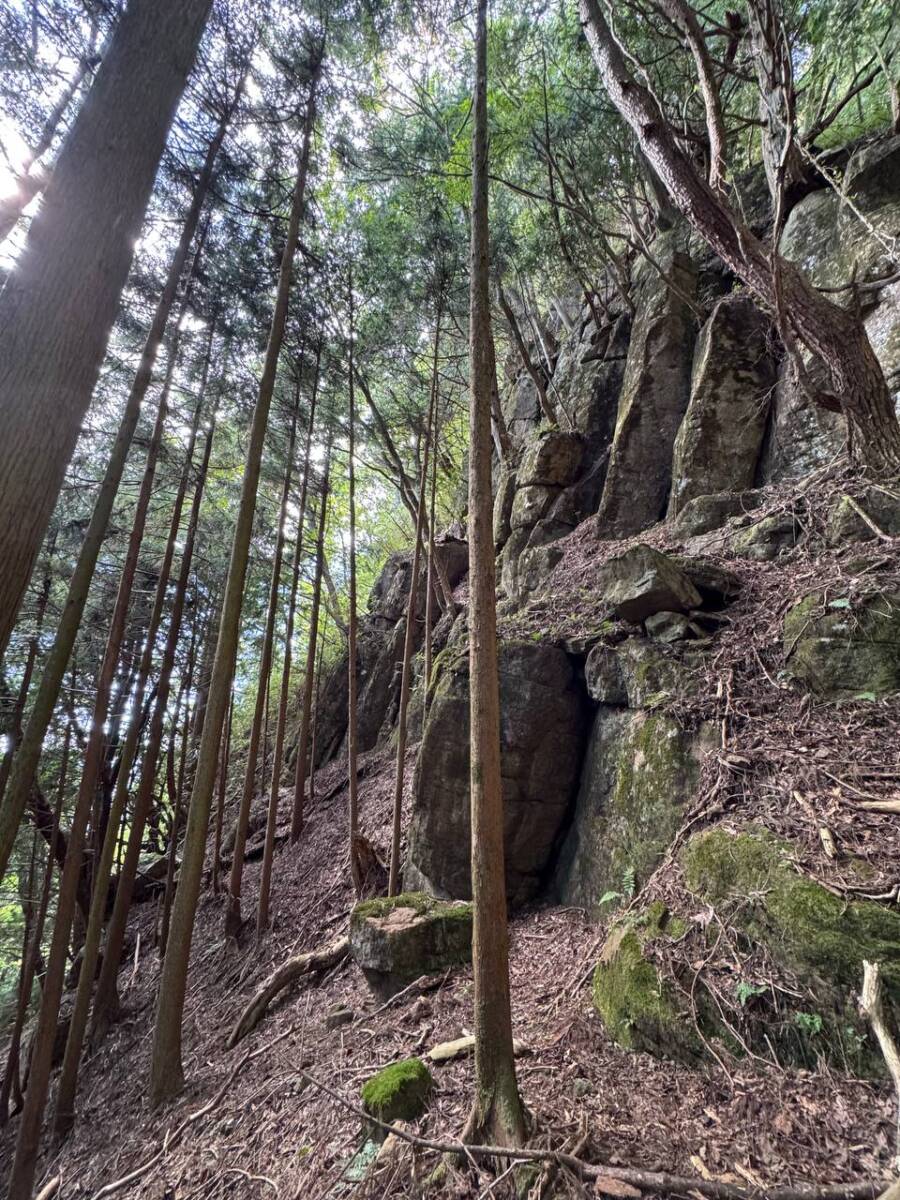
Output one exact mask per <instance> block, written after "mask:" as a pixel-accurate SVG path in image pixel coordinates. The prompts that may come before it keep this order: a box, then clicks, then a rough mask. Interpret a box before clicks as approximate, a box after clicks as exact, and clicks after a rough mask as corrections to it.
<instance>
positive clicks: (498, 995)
mask: <svg viewBox="0 0 900 1200" xmlns="http://www.w3.org/2000/svg"><path fill="white" fill-rule="evenodd" d="M489 270H490V246H489V235H488V144H487V0H478V6H477V25H476V42H475V98H474V132H473V140H472V249H471V260H470V279H471V284H470V299H469V312H470V327H469V387H470V389H471V398H470V404H469V680H470V682H469V704H470V713H471V715H470V718H469V719H470V735H469V736H470V749H471V782H470V793H471V806H472V900H473V904H474V936H473V943H472V967H473V979H474V985H475V1099H474V1105H473V1109H472V1114H471V1116H470V1118H469V1121H468V1123H467V1126H466V1131H465V1135H464V1136H465V1137H466V1138H467V1139H468V1140H476V1141H479V1140H482V1138H486V1139H487V1140H492V1141H494V1142H497V1143H499V1144H501V1145H503V1144H506V1145H512V1146H515V1145H521V1143H522V1141H523V1140H524V1136H525V1122H524V1116H523V1112H522V1104H521V1101H520V1099H519V1090H518V1086H517V1083H516V1068H515V1060H514V1058H513V1039H512V1019H511V1015H510V998H509V952H508V930H507V922H506V887H505V873H504V860H503V791H502V788H501V779H500V699H499V684H498V675H497V627H496V626H497V614H496V608H495V605H496V594H495V583H494V538H493V529H492V524H493V521H492V516H493V514H492V509H493V505H492V500H491V386H492V385H491V375H492V373H493V370H494V358H493V353H492V337H491V302H490V285H489Z"/></svg>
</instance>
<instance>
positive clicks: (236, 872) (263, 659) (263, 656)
mask: <svg viewBox="0 0 900 1200" xmlns="http://www.w3.org/2000/svg"><path fill="white" fill-rule="evenodd" d="M299 401H300V397H299V393H298V395H297V403H295V405H294V411H293V413H292V415H291V430H290V435H289V437H288V451H287V463H286V466H285V469H284V483H283V485H282V488H281V503H280V505H279V508H278V532H277V533H276V535H275V557H274V558H273V559H272V579H271V582H270V584H269V604H268V608H267V610H266V624H265V629H264V630H263V642H262V650H261V653H260V656H259V675H258V677H257V681H256V703H255V706H254V711H253V723H252V725H251V726H250V742H249V745H248V747H247V762H246V764H245V766H244V786H243V790H242V792H241V804H240V808H239V809H238V817H237V825H236V827H235V834H234V853H233V856H232V859H231V876H230V878H229V880H228V894H227V896H226V897H225V936H226V937H231V938H236V937H237V936H238V934H239V933H240V932H241V927H242V925H243V921H242V919H241V884H242V882H243V878H244V852H245V850H246V848H247V828H248V826H249V824H250V807H251V805H252V804H253V795H254V792H255V790H256V763H257V759H258V757H259V735H260V729H261V727H262V720H263V708H264V707H265V705H266V698H267V697H268V694H269V675H270V674H271V671H272V644H273V642H274V639H275V619H276V617H277V616H278V593H279V591H280V590H281V560H282V558H283V557H284V525H285V521H286V520H287V506H288V500H289V498H290V494H291V478H292V476H293V470H294V443H295V441H296V437H297V405H298V404H299ZM263 767H264V768H265V742H264V743H263ZM264 774H265V771H264Z"/></svg>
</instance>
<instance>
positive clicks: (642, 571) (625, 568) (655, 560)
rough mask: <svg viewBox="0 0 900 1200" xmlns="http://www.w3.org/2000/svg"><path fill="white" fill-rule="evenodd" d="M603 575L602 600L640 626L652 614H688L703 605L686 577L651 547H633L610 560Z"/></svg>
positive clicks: (618, 613) (623, 616) (663, 555)
mask: <svg viewBox="0 0 900 1200" xmlns="http://www.w3.org/2000/svg"><path fill="white" fill-rule="evenodd" d="M604 575H605V578H606V580H607V584H606V587H605V588H604V593H603V598H604V600H605V601H606V602H607V603H608V604H609V605H610V606H611V607H612V609H613V611H614V613H615V614H616V616H617V617H620V618H621V619H622V620H623V621H633V622H635V623H637V622H640V621H646V619H647V617H649V616H652V615H653V613H657V612H687V611H688V610H689V609H692V608H699V607H700V604H701V597H700V593H699V592H698V591H697V589H696V588H695V587H694V585H693V583H691V581H690V579H689V578H688V577H687V575H686V574H685V573H684V572H683V571H681V570H679V568H678V567H677V566H676V565H675V563H674V562H673V561H672V560H671V559H670V558H669V557H668V556H667V555H665V554H662V553H661V552H660V551H659V550H654V549H653V547H652V546H646V545H638V546H633V547H632V548H631V549H630V550H626V551H625V553H624V554H618V555H616V557H615V558H611V559H610V560H609V562H608V563H607V564H606V566H605V568H604Z"/></svg>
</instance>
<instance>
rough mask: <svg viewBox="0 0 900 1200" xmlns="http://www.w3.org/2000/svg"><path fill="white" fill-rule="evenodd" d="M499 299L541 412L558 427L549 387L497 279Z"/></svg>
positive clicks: (501, 284) (500, 281)
mask: <svg viewBox="0 0 900 1200" xmlns="http://www.w3.org/2000/svg"><path fill="white" fill-rule="evenodd" d="M497 299H498V300H499V301H500V307H501V309H502V310H503V315H504V317H506V323H507V325H508V326H509V331H510V333H511V334H512V335H513V341H514V342H515V343H516V348H517V350H518V351H519V357H520V358H521V360H522V365H523V366H524V368H525V370H526V371H527V372H528V374H529V376H530V377H531V382H532V383H533V384H534V386H535V389H536V390H537V394H538V402H539V404H540V406H541V412H542V413H543V414H544V417H545V419H546V420H547V421H549V422H550V424H551V425H557V424H558V423H559V422H558V420H557V417H556V413H555V412H554V411H553V408H552V406H551V404H550V401H549V399H548V397H547V385H546V384H545V382H544V378H543V376H542V375H541V372H540V371H539V370H538V369H537V367H536V366H535V365H534V363H533V362H532V361H531V355H530V354H529V353H528V347H527V346H526V345H525V339H524V338H523V337H522V331H521V329H520V328H519V322H518V321H517V320H516V314H515V313H514V312H513V310H512V306H511V305H510V303H509V301H508V300H507V298H506V293H505V292H504V290H503V282H502V280H500V279H499V278H498V279H497Z"/></svg>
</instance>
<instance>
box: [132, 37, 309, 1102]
mask: <svg viewBox="0 0 900 1200" xmlns="http://www.w3.org/2000/svg"><path fill="white" fill-rule="evenodd" d="M321 53H322V51H320V52H319V55H318V60H317V62H316V63H315V64H314V69H313V72H312V77H311V80H310V92H309V100H308V103H307V112H306V125H305V129H304V139H303V150H302V152H301V155H300V162H299V166H298V169H297V181H296V185H295V187H294V195H293V200H292V204H291V214H290V221H289V224H288V232H287V240H286V241H285V246H284V252H283V254H282V256H281V269H280V272H279V278H278V292H277V296H276V300H275V310H274V313H273V315H272V327H271V330H270V332H269V341H268V345H267V347H266V358H265V364H264V366H263V373H262V378H261V379H260V384H259V394H258V396H257V401H256V408H255V410H254V413H253V420H252V422H251V428H250V441H249V445H248V447H247V458H246V461H245V464H244V478H243V483H242V487H241V499H240V504H239V507H238V515H237V521H236V524H235V530H234V540H233V542H232V547H231V562H230V564H229V568H228V581H227V583H226V585H225V599H224V603H223V605H222V618H221V621H220V624H219V639H218V642H217V644H216V657H215V662H214V664H213V673H212V680H211V683H210V690H209V691H210V698H209V703H208V705H207V709H206V718H205V720H204V722H203V737H202V738H201V739H200V751H199V755H198V759H197V768H196V771H195V773H194V785H193V789H192V791H191V800H190V808H189V810H188V823H187V831H186V833H185V839H184V851H183V857H182V864H181V872H180V877H179V881H178V891H177V893H176V896H175V904H174V905H173V908H172V927H171V929H170V932H169V944H168V946H167V947H166V958H165V962H164V963H163V969H162V977H161V979H160V986H159V999H158V1003H157V1010H156V1026H155V1029H154V1034H153V1059H152V1064H151V1079H150V1095H151V1101H152V1102H153V1103H155V1104H158V1103H160V1102H161V1101H162V1100H165V1099H167V1098H168V1097H171V1096H174V1095H177V1093H178V1092H179V1091H181V1088H182V1087H183V1085H184V1071H183V1068H182V1064H181V1019H182V1014H183V1012H184V998H185V993H186V990H187V972H188V960H189V958H190V953H191V940H192V938H193V933H194V915H195V913H196V910H197V900H198V898H199V896H200V884H201V878H202V875H203V859H204V855H205V853H206V834H207V829H208V826H209V811H210V806H211V803H212V793H213V788H214V787H215V782H216V765H217V760H218V754H219V740H220V738H221V736H222V726H223V724H224V722H225V709H226V707H227V704H228V697H229V696H230V694H231V683H232V679H233V676H234V660H235V653H236V650H237V642H238V632H239V628H240V620H241V602H242V600H243V595H244V579H245V577H246V574H247V558H248V555H249V551H250V539H251V536H252V533H253V517H254V514H255V512H256V490H257V487H258V486H259V473H260V466H261V463H262V451H263V442H264V440H265V435H266V428H267V426H268V423H269V409H270V407H271V404H272V393H273V391H274V389H275V376H276V373H277V370H278V358H279V355H280V353H281V344H282V341H283V338H284V329H285V323H286V320H287V310H288V300H289V297H290V290H291V270H292V267H293V263H294V255H295V253H296V250H297V242H298V240H299V236H300V220H301V217H302V215H303V207H304V199H305V192H306V174H307V165H308V162H309V146H310V141H311V135H312V126H313V120H314V117H315V88H316V84H317V82H318V77H319V72H320V70H321Z"/></svg>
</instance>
